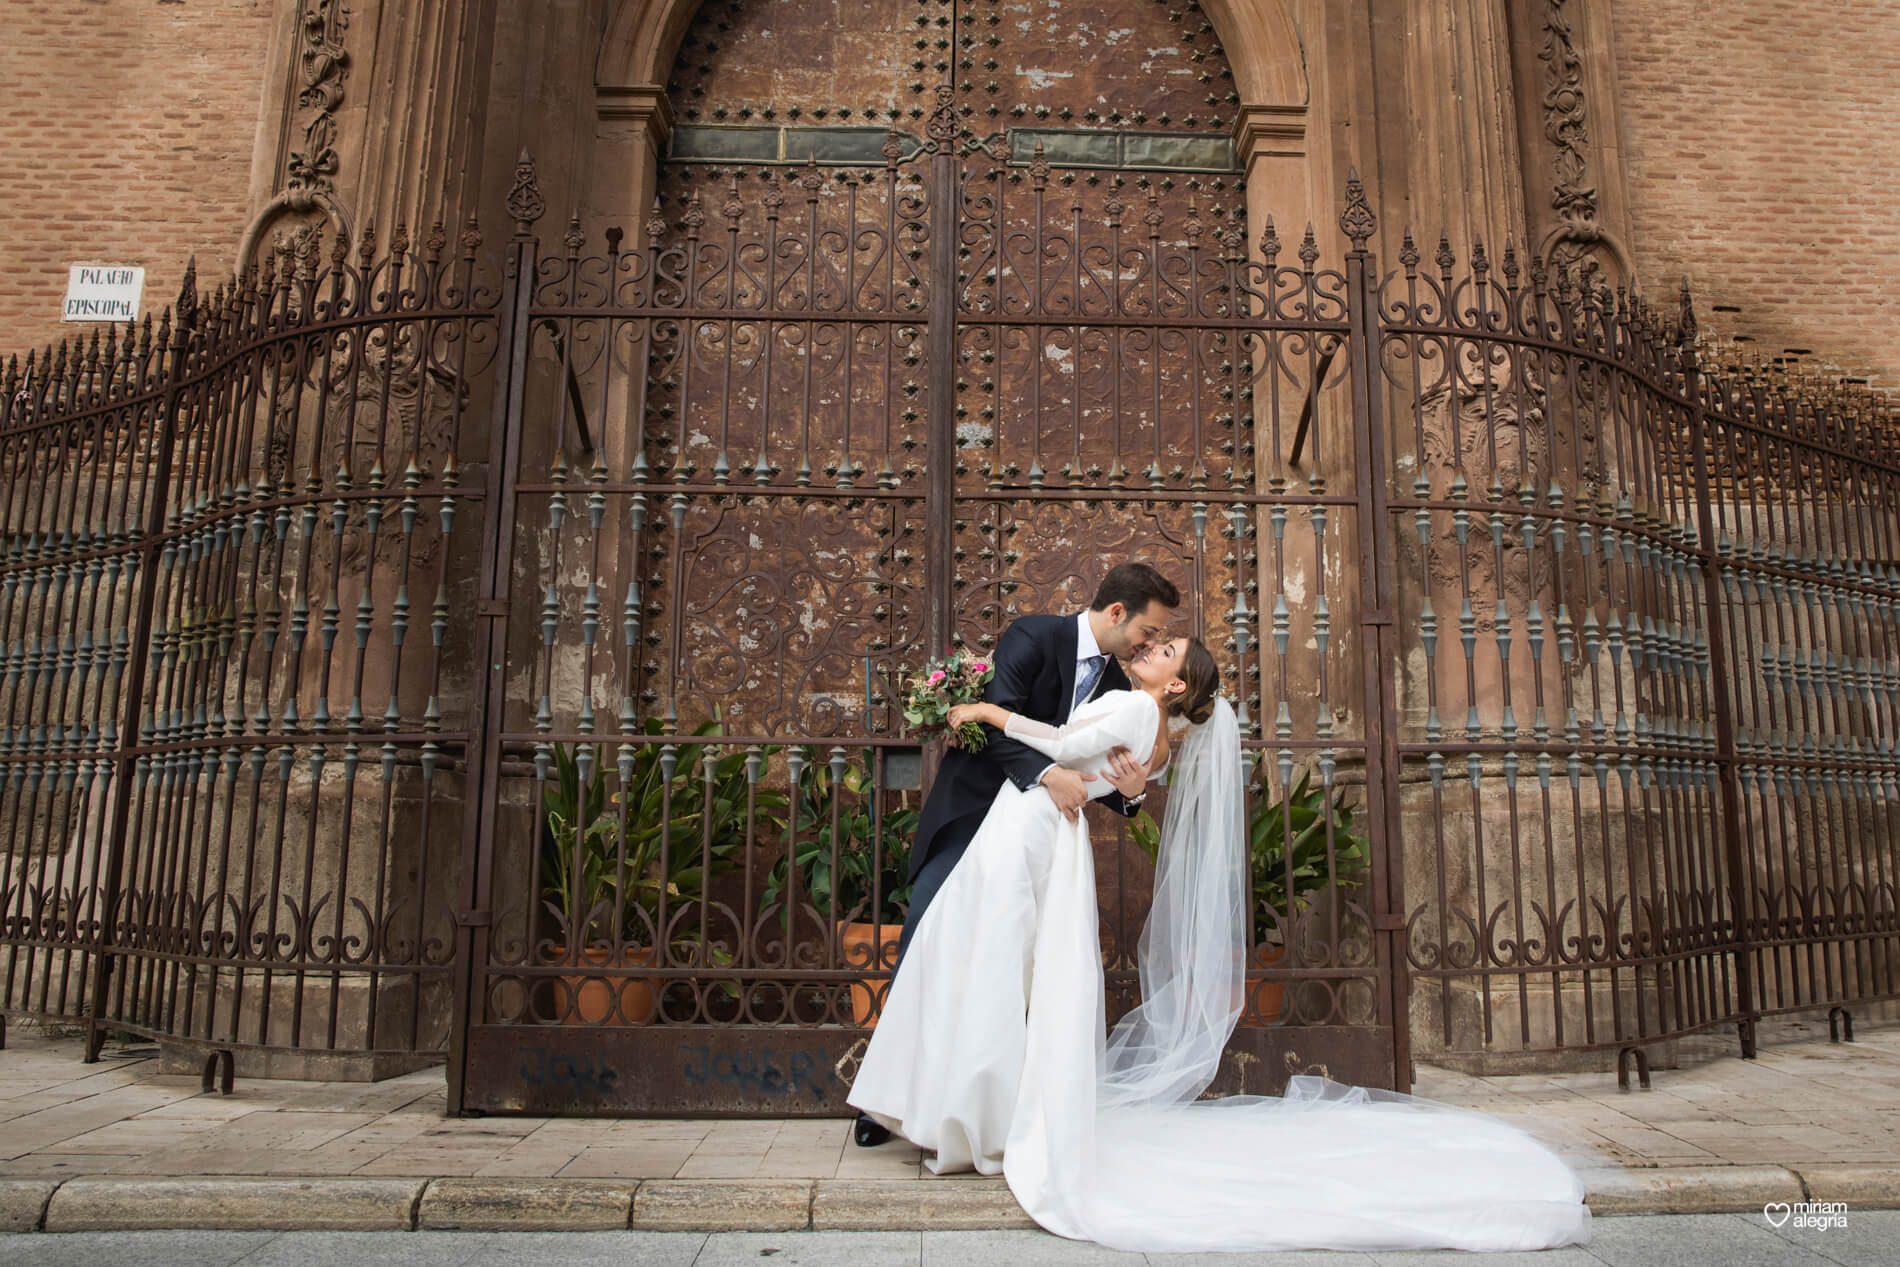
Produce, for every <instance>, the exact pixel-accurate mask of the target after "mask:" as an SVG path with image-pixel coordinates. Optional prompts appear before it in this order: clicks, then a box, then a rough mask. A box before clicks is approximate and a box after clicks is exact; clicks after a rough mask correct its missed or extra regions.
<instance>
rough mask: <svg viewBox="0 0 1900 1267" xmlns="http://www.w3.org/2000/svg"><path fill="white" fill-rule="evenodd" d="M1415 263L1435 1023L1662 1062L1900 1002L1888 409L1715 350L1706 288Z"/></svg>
mask: <svg viewBox="0 0 1900 1267" xmlns="http://www.w3.org/2000/svg"><path fill="white" fill-rule="evenodd" d="M1400 262H1401V267H1402V271H1401V272H1400V273H1399V275H1397V276H1394V277H1393V278H1391V279H1389V280H1388V282H1387V283H1386V285H1385V287H1384V288H1383V290H1382V292H1381V296H1380V304H1381V308H1380V318H1379V319H1380V341H1381V357H1382V361H1383V364H1384V366H1385V369H1386V373H1387V376H1388V378H1389V379H1390V380H1391V381H1392V382H1393V383H1395V384H1396V385H1397V386H1398V388H1399V395H1400V397H1401V399H1402V400H1403V401H1405V402H1406V406H1407V407H1406V415H1402V416H1401V417H1400V418H1399V419H1398V420H1397V421H1398V425H1396V426H1395V427H1394V428H1393V435H1394V438H1395V441H1396V442H1397V443H1398V444H1399V445H1401V446H1402V451H1401V454H1400V457H1399V459H1398V461H1397V463H1396V465H1395V467H1394V471H1393V477H1394V484H1393V498H1392V502H1391V508H1392V512H1393V514H1394V515H1395V516H1396V517H1397V519H1398V521H1399V523H1398V524H1397V525H1396V528H1397V531H1396V532H1395V537H1396V538H1397V540H1398V541H1399V542H1400V543H1401V544H1402V547H1403V548H1402V549H1401V550H1400V551H1399V554H1398V557H1399V559H1400V564H1399V566H1400V575H1401V582H1400V585H1401V591H1402V593H1403V594H1404V595H1405V598H1406V601H1407V607H1408V612H1409V616H1408V619H1407V620H1406V621H1405V622H1404V630H1405V634H1404V638H1403V641H1402V647H1403V653H1402V656H1401V658H1400V660H1399V662H1398V663H1397V664H1396V665H1395V666H1394V667H1395V670H1396V672H1397V673H1398V675H1399V679H1400V682H1401V692H1400V696H1401V699H1402V700H1403V701H1404V708H1403V710H1402V713H1401V724H1400V727H1399V743H1398V749H1399V753H1400V760H1401V769H1400V785H1401V786H1400V793H1399V794H1400V797H1401V800H1402V802H1403V804H1404V806H1405V809H1404V818H1405V819H1406V820H1407V821H1408V822H1409V824H1410V826H1409V828H1408V830H1407V832H1406V839H1407V853H1406V873H1407V877H1408V881H1409V883H1410V889H1409V893H1410V899H1409V907H1408V920H1409V925H1410V937H1409V945H1410V964H1409V966H1410V970H1411V972H1412V973H1413V975H1414V977H1415V978H1416V980H1417V982H1418V984H1419V993H1418V994H1417V995H1415V997H1414V1016H1415V1017H1417V1018H1421V1019H1425V1020H1426V1025H1425V1026H1422V1027H1421V1034H1420V1041H1421V1042H1423V1043H1424V1044H1425V1045H1426V1046H1427V1047H1428V1048H1431V1049H1436V1052H1437V1053H1438V1054H1439V1056H1440V1058H1453V1059H1456V1058H1458V1057H1459V1056H1460V1055H1461V1054H1464V1055H1469V1056H1473V1057H1479V1058H1483V1057H1495V1056H1497V1055H1499V1054H1507V1055H1508V1054H1512V1053H1523V1052H1540V1051H1551V1050H1556V1049H1575V1048H1604V1049H1614V1050H1616V1051H1617V1052H1618V1053H1619V1056H1618V1059H1619V1071H1620V1072H1621V1073H1622V1074H1623V1075H1624V1076H1625V1077H1626V1076H1627V1068H1626V1067H1625V1064H1624V1056H1625V1055H1626V1054H1629V1055H1635V1056H1636V1057H1637V1059H1638V1063H1639V1067H1640V1068H1641V1070H1642V1073H1643V1077H1644V1080H1645V1083H1647V1078H1648V1071H1647V1062H1646V1059H1645V1055H1644V1048H1645V1046H1646V1045H1647V1044H1650V1043H1653V1042H1655V1041H1657V1040H1661V1039H1669V1038H1674V1037H1677V1036H1681V1035H1685V1034H1689V1033H1693V1032H1695V1031H1698V1030H1702V1029H1706V1028H1709V1027H1710V1026H1712V1025H1716V1024H1720V1023H1729V1022H1732V1023H1735V1024H1737V1025H1738V1026H1739V1029H1740V1037H1741V1046H1742V1051H1743V1054H1745V1055H1747V1054H1752V1053H1753V1049H1754V1033H1753V1031H1754V1024H1755V1021H1756V1020H1757V1019H1758V1018H1759V1017H1760V1016H1761V1015H1763V1014H1764V1013H1767V1012H1771V1011H1777V1010H1789V1009H1793V1008H1800V1007H1813V1006H1817V1005H1822V1004H1827V1005H1836V1006H1838V1005H1846V1004H1852V1003H1856V1002H1859V1001H1862V1000H1872V999H1876V998H1891V997H1892V996H1893V989H1892V983H1891V971H1892V956H1893V953H1894V948H1895V942H1894V933H1895V927H1894V915H1893V912H1894V907H1895V903H1894V891H1893V889H1892V888H1891V886H1890V885H1889V884H1888V883H1887V879H1886V877H1887V875H1888V870H1889V867H1890V865H1891V863H1892V861H1893V855H1892V839H1893V838H1892V833H1891V831H1890V829H1889V825H1888V823H1887V820H1886V812H1887V811H1886V808H1885V803H1886V795H1885V793H1886V792H1887V790H1888V789H1890V788H1891V787H1892V783H1893V779H1894V777H1895V774H1896V772H1900V766H1897V765H1896V762H1897V761H1900V753H1896V751H1895V749H1894V746H1893V732H1892V725H1893V715H1894V714H1893V710H1894V694H1893V690H1892V685H1891V684H1892V683H1893V681H1894V678H1893V673H1894V670H1895V668H1896V666H1897V665H1900V662H1897V661H1896V659H1895V648H1894V644H1893V642H1892V641H1891V623H1892V620H1893V599H1894V597H1895V594H1896V588H1895V585H1896V581H1900V575H1896V573H1895V571H1894V569H1893V566H1892V553H1891V548H1890V546H1889V544H1888V543H1889V542H1891V540H1892V538H1893V533H1894V531H1895V528H1896V526H1897V524H1896V519H1895V514H1896V504H1895V501H1894V496H1893V494H1894V473H1895V466H1894V463H1895V462H1896V456H1895V454H1896V450H1895V448H1894V445H1893V440H1894V437H1895V434H1896V433H1895V429H1894V426H1893V420H1892V418H1891V416H1890V415H1888V414H1887V413H1885V412H1884V410H1882V409H1880V408H1879V407H1878V406H1877V405H1876V404H1875V402H1873V401H1872V400H1871V399H1870V398H1868V397H1866V396H1864V395H1863V396H1860V397H1855V396H1852V395H1850V394H1847V393H1843V392H1831V393H1830V392H1817V391H1812V390H1804V389H1800V388H1798V387H1796V386H1794V385H1789V384H1780V385H1778V384H1776V383H1773V382H1770V381H1768V380H1767V379H1766V378H1765V377H1763V376H1761V375H1751V374H1748V373H1746V372H1743V371H1741V370H1739V369H1737V368H1736V367H1717V368H1715V369H1713V370H1710V369H1705V368H1704V366H1703V365H1702V363H1701V358H1700V355H1699V353H1698V350H1697V347H1696V343H1695V334H1696V329H1695V322H1694V317H1693V312H1692V309H1691V307H1690V303H1689V297H1688V294H1687V292H1686V290H1685V291H1684V293H1683V295H1682V297H1681V301H1680V304H1679V305H1674V306H1672V310H1657V309H1653V308H1650V307H1648V306H1646V305H1644V304H1643V303H1642V302H1641V301H1640V300H1638V299H1637V298H1636V297H1634V296H1630V295H1626V294H1623V293H1621V292H1614V293H1613V292H1611V291H1610V290H1609V289H1608V288H1607V287H1603V286H1600V285H1598V286H1588V285H1586V286H1578V285H1577V284H1576V283H1575V282H1574V281H1573V279H1571V278H1569V277H1566V276H1558V277H1555V278H1551V277H1548V276H1546V275H1545V273H1544V271H1543V269H1542V268H1541V267H1540V266H1539V265H1538V264H1536V263H1535V262H1534V263H1533V264H1532V266H1531V268H1530V270H1529V273H1528V276H1526V275H1525V274H1524V271H1523V270H1522V269H1520V266H1519V264H1518V261H1517V260H1516V259H1515V257H1514V255H1513V253H1512V252H1511V250H1510V249H1509V248H1508V247H1507V249H1506V251H1505V254H1504V256H1503V258H1502V260H1501V262H1500V265H1499V267H1498V268H1497V269H1496V270H1495V271H1494V270H1493V269H1492V268H1490V267H1489V265H1488V262H1487V260H1486V258H1485V255H1484V252H1483V248H1482V246H1480V247H1478V248H1477V249H1476V250H1474V252H1473V255H1472V258H1471V261H1470V265H1469V268H1468V269H1467V270H1463V271H1458V272H1454V269H1455V267H1456V262H1455V259H1454V256H1453V253H1452V251H1451V250H1450V248H1449V246H1448V245H1447V244H1444V243H1442V242H1441V243H1440V245H1439V247H1438V250H1437V252H1436V254H1435V259H1434V260H1433V264H1434V265H1435V266H1436V271H1434V270H1433V269H1432V268H1430V267H1426V266H1424V262H1423V261H1422V259H1421V257H1420V253H1419V251H1418V250H1417V249H1416V248H1415V247H1414V246H1413V245H1412V243H1411V241H1410V239H1409V238H1408V239H1407V241H1406V243H1405V246H1404V249H1403V250H1402V252H1401V260H1400ZM1408 530H1409V531H1408ZM1481 1063H1482V1062H1481ZM1491 1066H1492V1067H1496V1062H1495V1061H1492V1062H1491Z"/></svg>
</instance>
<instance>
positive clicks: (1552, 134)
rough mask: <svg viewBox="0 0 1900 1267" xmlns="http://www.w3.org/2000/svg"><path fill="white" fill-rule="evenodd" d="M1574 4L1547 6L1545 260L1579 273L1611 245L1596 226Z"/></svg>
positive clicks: (1553, 1) (1541, 55)
mask: <svg viewBox="0 0 1900 1267" xmlns="http://www.w3.org/2000/svg"><path fill="white" fill-rule="evenodd" d="M1569 4H1570V0H1545V4H1544V22H1543V36H1544V42H1543V45H1542V46H1541V47H1540V48H1539V49H1538V50H1537V59H1538V60H1539V61H1541V62H1543V63H1544V135H1545V136H1546V137H1547V138H1549V140H1550V143H1551V145H1552V146H1553V147H1554V153H1553V154H1552V156H1551V190H1550V205H1551V208H1552V209H1553V210H1554V211H1556V213H1557V225H1556V227H1555V228H1554V229H1553V230H1552V231H1551V233H1550V234H1549V236H1548V237H1547V238H1546V239H1545V247H1544V254H1545V255H1546V256H1547V257H1548V258H1549V260H1550V262H1551V264H1552V265H1553V266H1554V267H1556V268H1557V269H1559V270H1562V269H1568V268H1572V267H1574V266H1575V265H1576V264H1577V263H1578V261H1579V260H1581V259H1583V258H1586V257H1588V256H1591V255H1593V254H1595V248H1596V247H1598V246H1600V245H1606V244H1607V245H1609V246H1610V248H1611V250H1612V252H1614V250H1615V246H1614V244H1613V243H1608V242H1607V237H1606V235H1605V233H1604V231H1603V227H1602V225H1600V224H1598V223H1597V212H1598V208H1597V191H1596V186H1595V185H1593V184H1591V183H1590V179H1589V176H1590V164H1589V145H1590V132H1589V127H1588V122H1587V115H1586V111H1585V105H1586V103H1585V100H1584V91H1583V57H1582V55H1581V54H1580V53H1579V52H1578V51H1577V42H1576V37H1575V35H1574V33H1573V31H1572V22H1571V15H1570V13H1569V12H1568V6H1569Z"/></svg>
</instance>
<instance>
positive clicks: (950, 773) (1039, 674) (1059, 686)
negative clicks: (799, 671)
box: [910, 612, 1136, 918]
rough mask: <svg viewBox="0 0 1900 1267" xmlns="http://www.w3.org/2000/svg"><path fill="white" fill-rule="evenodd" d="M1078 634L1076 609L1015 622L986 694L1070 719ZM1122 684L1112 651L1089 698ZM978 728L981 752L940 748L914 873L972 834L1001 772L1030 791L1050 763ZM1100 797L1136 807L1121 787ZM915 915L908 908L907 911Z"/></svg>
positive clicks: (1051, 717)
mask: <svg viewBox="0 0 1900 1267" xmlns="http://www.w3.org/2000/svg"><path fill="white" fill-rule="evenodd" d="M1076 633H1077V631H1076V616H1075V614H1074V613H1073V612H1072V613H1070V614H1069V615H1067V616H1047V615H1039V616H1024V617H1022V618H1021V619H1019V620H1017V621H1016V622H1015V623H1014V624H1012V625H1010V627H1009V628H1008V629H1005V630H1004V631H1003V636H1002V637H1001V638H1000V639H998V640H997V643H996V653H995V655H993V656H992V657H991V658H990V663H991V665H992V666H994V668H995V670H996V674H995V676H994V677H992V678H991V679H990V683H989V685H988V686H987V687H985V688H984V690H983V698H984V699H986V700H988V701H989V702H990V703H992V704H997V705H1000V706H1002V707H1003V708H1006V709H1008V710H1009V711H1010V712H1012V713H1021V714H1023V716H1025V717H1029V718H1033V719H1034V720H1036V721H1039V722H1046V723H1048V724H1049V725H1051V726H1059V725H1061V724H1062V723H1063V722H1066V721H1068V720H1069V700H1070V699H1071V698H1072V697H1073V696H1074V695H1075V650H1076ZM1127 689H1128V675H1127V674H1126V673H1124V672H1122V666H1121V665H1120V664H1119V663H1118V662H1117V661H1116V660H1115V657H1114V656H1109V657H1108V663H1107V664H1106V665H1104V666H1103V668H1102V673H1101V676H1100V677H1098V678H1097V679H1096V682H1095V689H1094V690H1093V691H1091V692H1090V693H1089V698H1090V699H1094V698H1095V697H1096V696H1098V695H1101V694H1102V693H1103V692H1105V691H1125V690H1127ZM983 729H984V731H985V732H987V733H988V735H989V739H990V742H989V745H988V746H987V747H985V748H984V749H983V750H982V751H981V752H965V751H963V750H962V749H961V748H946V749H945V750H944V755H943V764H942V765H941V766H940V767H938V770H937V778H936V781H935V782H934V783H932V784H931V786H930V795H929V797H928V798H926V799H925V801H924V812H923V815H922V816H921V818H920V819H919V821H918V824H917V841H916V843H915V844H914V845H912V846H911V851H910V874H911V877H912V878H913V879H914V878H915V877H916V875H917V872H918V870H919V869H921V868H922V867H923V865H924V861H925V860H926V859H927V858H929V857H930V855H931V854H932V853H933V852H935V851H936V850H938V849H941V848H944V847H945V846H946V845H949V844H952V843H967V842H968V841H969V839H970V838H971V837H972V836H974V835H976V829H977V828H978V827H980V826H982V823H983V816H984V815H985V814H987V813H988V812H989V808H990V802H991V801H993V800H995V799H996V793H997V791H998V789H1000V788H1001V787H1002V786H1003V779H1004V777H1005V776H1007V777H1008V778H1009V779H1010V781H1011V782H1013V783H1015V784H1016V786H1017V787H1019V788H1021V789H1022V790H1023V791H1025V792H1027V791H1029V790H1030V789H1032V788H1034V787H1035V786H1036V785H1037V784H1036V780H1037V779H1038V778H1039V777H1040V776H1041V774H1042V772H1043V771H1044V770H1045V769H1047V768H1048V766H1049V758H1048V757H1046V756H1044V755H1043V754H1042V753H1040V752H1037V751H1036V750H1035V749H1034V748H1031V747H1030V746H1029V745H1027V744H1024V743H1020V742H1018V741H1016V740H1014V739H1010V738H1008V737H1006V736H1005V735H1004V734H1003V732H1002V731H1000V730H997V729H995V728H994V727H990V726H985V727H984V728H983ZM1102 803H1103V804H1105V805H1107V806H1108V807H1109V808H1110V809H1112V810H1115V811H1116V812H1118V813H1120V814H1123V815H1125V816H1127V817H1129V818H1133V817H1134V816H1135V812H1136V809H1135V807H1134V806H1131V805H1129V804H1128V802H1127V801H1125V800H1123V799H1122V794H1121V793H1120V792H1110V793H1109V794H1108V795H1107V796H1105V797H1103V798H1102ZM917 914H918V913H917V912H913V914H912V917H913V918H915V917H916V915H917Z"/></svg>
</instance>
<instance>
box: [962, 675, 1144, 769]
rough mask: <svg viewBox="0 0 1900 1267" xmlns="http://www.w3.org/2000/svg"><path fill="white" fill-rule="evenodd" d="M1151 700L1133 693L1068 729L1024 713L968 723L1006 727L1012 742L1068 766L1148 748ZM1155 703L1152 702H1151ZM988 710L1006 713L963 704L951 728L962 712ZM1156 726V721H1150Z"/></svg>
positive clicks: (978, 717) (980, 716) (976, 716)
mask: <svg viewBox="0 0 1900 1267" xmlns="http://www.w3.org/2000/svg"><path fill="white" fill-rule="evenodd" d="M1146 698H1148V697H1146V696H1144V695H1141V694H1140V693H1139V692H1132V691H1131V692H1129V698H1128V700H1127V701H1125V702H1124V703H1123V704H1121V705H1120V706H1119V707H1116V708H1109V709H1102V710H1100V711H1099V712H1095V713H1094V714H1093V715H1092V716H1090V717H1088V718H1087V719H1086V720H1083V721H1078V722H1070V723H1069V724H1068V725H1066V726H1051V725H1049V724H1048V723H1047V722H1039V721H1037V720H1035V719H1034V718H1032V717H1024V716H1023V715H1022V714H1021V713H1005V714H1004V716H1003V717H1002V719H1001V720H1000V723H999V720H998V719H997V718H995V717H993V716H990V715H988V714H977V713H974V712H973V713H972V714H971V715H970V716H969V717H967V718H965V719H964V720H971V721H985V722H989V723H990V724H991V725H993V726H994V725H998V724H1000V725H1002V728H1003V733H1004V734H1006V735H1008V736H1009V737H1010V738H1011V739H1015V740H1018V741H1020V742H1022V743H1025V744H1028V745H1029V746H1030V747H1031V748H1034V749H1035V750H1036V751H1037V752H1040V753H1042V754H1043V755H1044V756H1046V757H1048V758H1049V759H1050V760H1052V761H1057V762H1062V763H1065V764H1066V763H1068V762H1071V761H1078V760H1080V759H1082V758H1083V757H1094V756H1100V755H1101V754H1103V753H1105V752H1107V751H1108V750H1109V749H1110V748H1115V747H1123V746H1126V747H1130V748H1136V749H1143V748H1146V746H1147V744H1146V743H1145V742H1144V740H1143V736H1142V735H1141V733H1140V732H1141V725H1142V723H1141V718H1142V717H1143V716H1145V715H1146V713H1147V710H1145V709H1142V708H1141V707H1140V702H1141V700H1143V699H1146ZM1150 702H1152V701H1150ZM962 708H969V709H972V710H975V709H988V710H993V711H994V712H997V713H1003V712H1004V710H1002V709H999V708H997V707H996V705H994V704H968V705H963V704H960V705H958V706H957V708H955V709H952V710H951V711H950V723H951V725H953V726H954V725H957V724H959V719H958V717H957V712H958V709H962ZM1149 724H1150V726H1152V720H1150V722H1149Z"/></svg>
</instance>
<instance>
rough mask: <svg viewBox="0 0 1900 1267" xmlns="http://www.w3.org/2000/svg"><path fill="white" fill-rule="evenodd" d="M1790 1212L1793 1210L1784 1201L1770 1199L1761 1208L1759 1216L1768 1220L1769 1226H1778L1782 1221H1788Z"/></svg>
mask: <svg viewBox="0 0 1900 1267" xmlns="http://www.w3.org/2000/svg"><path fill="white" fill-rule="evenodd" d="M1791 1213H1793V1211H1792V1210H1791V1209H1790V1208H1789V1206H1788V1203H1787V1202H1786V1201H1770V1202H1769V1203H1768V1204H1767V1205H1764V1206H1763V1207H1762V1208H1761V1216H1762V1217H1763V1218H1764V1219H1767V1220H1768V1223H1769V1226H1771V1227H1780V1226H1781V1225H1782V1224H1783V1223H1786V1222H1787V1221H1788V1215H1789V1214H1791Z"/></svg>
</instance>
